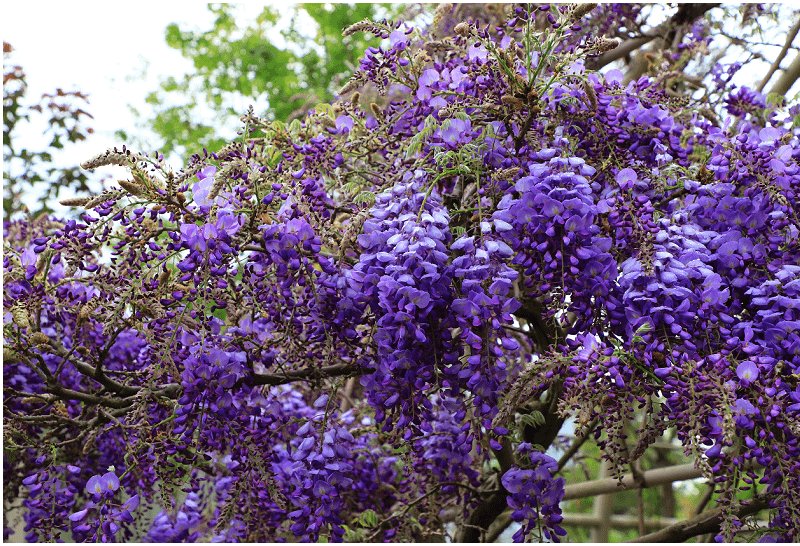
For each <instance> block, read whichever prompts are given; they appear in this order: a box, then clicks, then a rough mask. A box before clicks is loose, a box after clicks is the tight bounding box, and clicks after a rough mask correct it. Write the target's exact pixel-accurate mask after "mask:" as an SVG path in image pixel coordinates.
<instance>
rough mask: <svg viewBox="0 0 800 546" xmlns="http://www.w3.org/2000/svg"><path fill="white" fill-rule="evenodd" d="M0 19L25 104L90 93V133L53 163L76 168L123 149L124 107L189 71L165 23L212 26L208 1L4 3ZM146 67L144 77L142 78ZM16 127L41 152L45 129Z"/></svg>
mask: <svg viewBox="0 0 800 546" xmlns="http://www.w3.org/2000/svg"><path fill="white" fill-rule="evenodd" d="M272 3H273V4H275V3H279V2H272ZM284 4H285V5H287V6H288V5H289V4H288V3H284ZM264 5H265V3H259V4H249V5H248V7H247V8H243V9H246V11H247V12H248V13H249V12H250V11H253V13H254V14H256V13H258V12H260V11H261V9H262V8H263V6H264ZM0 14H2V16H1V17H0V18H2V34H3V41H5V42H8V43H9V44H11V45H12V46H13V47H14V52H13V54H12V63H14V64H18V65H20V66H22V68H23V70H24V71H25V74H26V78H27V83H28V91H27V95H26V100H25V103H26V104H34V103H36V102H37V101H38V99H39V98H40V97H41V95H42V93H52V92H54V91H55V90H56V88H59V87H60V88H62V89H64V90H65V91H73V90H78V91H81V92H83V93H87V94H88V95H89V105H88V107H86V108H84V109H85V110H87V111H88V112H89V113H90V114H92V116H94V119H93V120H90V123H89V124H88V125H89V126H90V127H92V128H93V129H94V130H95V133H94V134H93V135H90V136H89V138H88V139H87V140H86V141H84V142H82V143H79V144H77V145H73V146H68V147H67V150H65V151H64V153H62V154H59V155H58V156H57V157H56V163H58V164H59V165H60V166H66V164H67V162H72V163H71V164H72V165H74V164H77V163H80V162H82V161H84V160H86V159H89V158H90V157H92V156H94V155H96V154H99V153H101V152H103V151H105V150H106V149H108V148H110V147H113V146H119V145H121V144H123V143H122V142H117V140H116V139H115V138H114V132H115V131H117V130H119V129H125V130H127V131H129V132H130V129H132V128H133V127H134V124H135V117H134V116H133V114H131V113H130V111H129V108H128V105H129V104H130V105H132V106H134V107H135V108H137V109H138V110H139V111H141V112H147V111H149V108H148V106H147V105H146V104H145V102H144V98H145V96H146V95H147V93H148V92H151V91H155V90H156V89H157V88H158V79H159V76H161V77H164V76H167V75H175V76H176V77H181V76H183V74H184V73H186V72H189V71H190V70H191V69H192V65H191V63H190V61H188V60H186V59H184V58H183V57H182V56H181V54H180V53H179V52H178V51H176V50H174V49H172V48H170V47H168V46H167V44H166V42H165V40H164V35H165V30H166V27H167V25H169V24H170V23H178V24H179V26H180V27H181V28H182V29H191V30H201V29H202V30H204V29H208V28H210V27H211V25H212V22H213V17H212V15H211V14H210V12H209V11H208V9H207V7H206V3H204V2H187V1H162V2H151V1H142V2H10V1H9V2H3V7H2V9H1V10H0ZM145 69H146V75H147V77H146V78H145V79H142V78H141V77H140V75H141V74H142V73H143V71H144V70H145ZM18 128H19V129H20V131H19V132H18V134H17V135H16V137H17V138H18V139H19V143H20V145H23V146H30V148H31V149H34V150H42V149H44V147H45V144H46V141H43V137H42V131H43V129H44V125H36V126H35V127H24V125H23V124H20V126H18ZM23 129H24V130H25V132H23ZM158 144H160V142H155V143H154V147H155V146H156V145H158ZM145 151H148V152H149V151H152V150H145ZM181 166H182V165H180V164H178V165H173V167H175V168H180V167H181ZM62 197H67V196H66V195H62Z"/></svg>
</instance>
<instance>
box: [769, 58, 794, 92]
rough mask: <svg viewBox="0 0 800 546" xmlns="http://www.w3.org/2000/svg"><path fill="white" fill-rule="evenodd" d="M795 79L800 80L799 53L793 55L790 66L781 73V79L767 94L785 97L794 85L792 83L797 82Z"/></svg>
mask: <svg viewBox="0 0 800 546" xmlns="http://www.w3.org/2000/svg"><path fill="white" fill-rule="evenodd" d="M797 78H800V53H798V54H797V55H795V57H794V60H793V61H792V64H790V65H789V67H788V68H787V69H786V70H784V71H783V74H781V77H780V78H778V81H777V82H775V85H774V86H772V89H770V90H769V92H770V93H771V94H776V95H785V94H786V93H788V92H789V89H791V87H792V85H794V82H796V81H797Z"/></svg>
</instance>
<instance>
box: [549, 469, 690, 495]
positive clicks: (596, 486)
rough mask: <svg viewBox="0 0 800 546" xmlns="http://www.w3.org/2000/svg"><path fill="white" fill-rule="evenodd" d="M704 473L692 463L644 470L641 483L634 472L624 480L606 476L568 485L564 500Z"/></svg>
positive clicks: (652, 484)
mask: <svg viewBox="0 0 800 546" xmlns="http://www.w3.org/2000/svg"><path fill="white" fill-rule="evenodd" d="M702 475H703V471H702V470H700V469H698V468H695V467H694V464H692V463H689V464H683V465H676V466H669V467H664V468H656V469H653V470H647V471H645V472H642V473H641V474H640V476H639V478H640V480H641V481H640V483H639V484H637V482H636V479H635V478H634V476H633V474H626V475H625V476H623V477H622V481H620V480H618V479H616V478H606V479H603V480H591V481H588V482H581V483H575V484H572V485H568V486H566V487H565V488H564V500H571V499H582V498H585V497H593V496H595V495H603V494H605V493H615V492H617V491H621V490H625V489H632V488H634V487H637V486H638V487H652V486H654V485H660V484H662V483H671V482H679V481H683V480H692V479H694V478H699V477H701V476H702Z"/></svg>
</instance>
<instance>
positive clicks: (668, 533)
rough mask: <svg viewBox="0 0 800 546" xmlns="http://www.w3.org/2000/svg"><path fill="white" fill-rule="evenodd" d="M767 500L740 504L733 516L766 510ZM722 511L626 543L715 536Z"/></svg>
mask: <svg viewBox="0 0 800 546" xmlns="http://www.w3.org/2000/svg"><path fill="white" fill-rule="evenodd" d="M769 499H770V496H768V495H757V496H756V497H755V498H754V499H753V500H751V501H750V502H749V503H748V504H745V503H744V502H742V503H741V504H740V505H739V506H737V507H736V508H734V509H733V514H734V516H735V518H736V519H742V518H745V517H747V516H750V515H753V514H755V513H757V512H759V511H761V510H763V509H765V508H768V507H769ZM722 511H723V508H722V507H720V508H715V509H714V510H709V511H708V512H704V513H703V514H700V515H699V516H695V517H693V518H691V519H687V520H685V521H682V522H680V523H676V524H674V525H670V526H669V527H665V528H664V529H661V530H660V531H656V532H655V533H650V534H649V535H644V536H641V537H638V538H634V539H633V540H628V541H626V542H685V541H686V540H688V539H690V538H692V537H696V536H698V535H704V534H707V533H714V534H716V533H718V532H719V529H720V523H721V522H722Z"/></svg>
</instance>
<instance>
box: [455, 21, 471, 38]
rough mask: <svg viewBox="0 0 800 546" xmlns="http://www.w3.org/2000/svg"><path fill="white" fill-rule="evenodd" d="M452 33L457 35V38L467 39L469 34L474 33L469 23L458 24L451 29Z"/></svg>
mask: <svg viewBox="0 0 800 546" xmlns="http://www.w3.org/2000/svg"><path fill="white" fill-rule="evenodd" d="M453 32H455V33H456V34H458V35H459V36H463V37H464V38H467V37H469V35H470V34H473V33H474V32H475V31H474V30H473V28H472V27H471V26H470V24H469V23H464V22H462V23H458V24H457V25H456V28H454V29H453Z"/></svg>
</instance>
